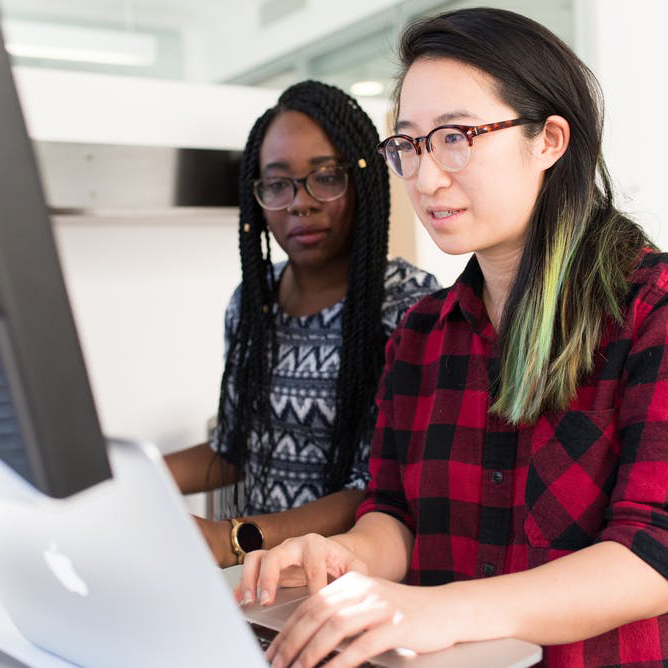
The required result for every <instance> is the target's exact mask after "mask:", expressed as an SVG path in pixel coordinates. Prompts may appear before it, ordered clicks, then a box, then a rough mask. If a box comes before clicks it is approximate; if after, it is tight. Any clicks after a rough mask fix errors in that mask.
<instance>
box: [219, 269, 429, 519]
mask: <svg viewBox="0 0 668 668" xmlns="http://www.w3.org/2000/svg"><path fill="white" fill-rule="evenodd" d="M284 266H285V263H280V264H277V265H275V267H274V271H275V272H276V276H277V277H278V276H280V273H281V271H282V270H283V268H284ZM438 288H439V285H438V282H437V280H436V278H434V276H432V275H431V274H428V273H427V272H425V271H422V270H421V269H418V268H417V267H414V266H413V265H411V264H410V263H408V262H406V261H405V260H403V259H401V258H396V259H393V260H389V261H388V264H387V270H386V272H385V300H384V302H383V310H382V319H383V327H384V329H385V333H386V335H388V336H389V334H390V332H391V331H392V330H393V329H394V328H395V327H396V326H397V325H398V324H399V321H400V320H401V318H402V317H403V315H404V314H405V313H406V311H407V310H408V308H409V307H411V306H412V305H413V304H414V303H415V302H416V301H418V300H419V299H420V298H422V297H423V296H425V295H427V294H429V293H430V292H433V291H434V290H437V289H438ZM344 301H345V300H342V301H340V302H337V303H336V304H333V305H332V306H329V307H327V308H325V309H323V310H322V311H320V312H318V313H315V314H313V315H307V316H291V315H288V314H287V313H284V312H283V311H282V310H281V309H280V307H279V306H278V305H275V307H274V313H275V317H276V343H277V346H278V363H277V366H276V367H275V368H274V370H273V374H272V387H271V396H270V400H271V408H272V419H273V428H274V438H275V443H276V449H275V451H274V454H273V457H272V461H271V466H270V469H269V471H268V476H267V490H268V493H267V496H266V499H265V501H266V502H265V503H264V504H263V503H262V494H261V492H260V490H257V489H253V488H250V490H248V489H247V490H246V494H245V496H246V507H245V508H244V509H243V514H244V515H252V514H259V513H270V512H277V511H281V510H287V509H288V508H295V507H297V506H300V505H302V504H304V503H307V502H309V501H313V500H315V499H317V498H320V497H321V496H322V495H323V482H324V478H325V471H324V467H325V466H326V464H327V450H328V448H329V447H330V442H331V436H332V428H333V425H334V417H335V412H336V379H337V375H338V370H339V359H340V358H339V356H340V352H341V316H342V313H343V305H344ZM240 306H241V290H240V288H239V287H237V289H236V290H235V292H234V294H233V295H232V298H231V300H230V303H229V305H228V307H227V310H226V313H225V344H226V346H225V349H226V350H229V341H230V332H234V331H236V328H237V327H238V324H239V312H240ZM228 410H229V413H228V416H229V420H230V423H232V421H233V419H234V415H233V412H232V406H231V405H230V406H228ZM375 416H376V408H375V405H374V406H373V408H372V411H371V414H370V415H369V427H368V429H367V434H366V436H365V437H364V438H363V439H362V441H361V442H360V444H359V447H358V448H357V451H356V455H355V460H354V462H353V465H352V467H351V471H350V475H349V477H348V480H347V481H346V483H345V485H344V487H345V488H352V489H364V487H365V485H366V483H367V481H368V479H369V474H368V471H367V462H368V458H369V447H370V442H371V435H372V432H373V426H374V423H375ZM251 439H252V440H251V443H250V447H249V454H248V461H247V464H246V467H247V475H246V480H249V478H252V475H253V474H257V472H258V467H259V466H260V458H259V452H260V447H259V445H260V444H259V443H258V438H257V436H256V435H255V434H253V436H252V437H251ZM214 442H215V439H214V440H213V441H212V447H213V443H214ZM221 445H222V452H223V454H224V455H227V457H228V458H229V459H230V460H231V461H233V462H234V461H235V459H236V458H235V456H234V453H233V452H230V444H229V440H228V439H227V438H226V436H225V435H223V438H222V444H221Z"/></svg>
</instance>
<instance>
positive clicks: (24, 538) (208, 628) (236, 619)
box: [0, 442, 266, 668]
mask: <svg viewBox="0 0 668 668" xmlns="http://www.w3.org/2000/svg"><path fill="white" fill-rule="evenodd" d="M108 453H109V458H110V461H111V466H112V471H113V478H111V479H110V480H107V481H104V482H102V483H99V484H98V485H96V486H95V487H92V488H90V489H87V490H85V491H83V492H80V493H78V494H76V495H74V496H72V497H69V498H66V499H53V498H49V497H47V496H45V495H43V494H41V493H39V492H36V491H33V492H31V493H30V492H26V493H14V494H11V495H5V494H3V495H2V496H0V536H2V537H3V539H2V549H0V601H2V604H3V606H4V607H5V609H6V611H7V613H8V614H9V616H10V618H11V619H12V621H13V622H14V624H15V625H16V626H17V628H18V629H19V630H20V631H21V633H22V634H23V635H24V636H25V637H26V638H28V639H29V640H31V641H32V642H34V643H35V644H37V645H39V646H40V647H42V648H44V649H46V650H48V651H50V652H53V653H54V654H57V655H59V656H61V657H63V658H66V659H67V660H69V661H72V662H74V663H77V664H80V665H82V666H95V667H96V668H98V667H99V668H106V667H108V668H112V667H113V668H118V667H119V666H142V667H151V666H155V667H158V666H160V667H161V668H164V667H165V666H198V667H200V666H204V667H206V666H216V667H217V668H219V667H220V666H221V665H243V666H244V668H247V667H248V668H255V667H258V668H259V667H266V661H265V660H264V658H263V656H262V652H261V651H260V648H259V646H258V644H257V641H256V639H255V637H254V636H253V635H252V633H251V632H250V629H249V627H248V625H247V624H246V623H245V621H244V619H243V617H242V615H241V612H240V610H239V608H238V606H237V603H236V602H235V601H234V598H233V597H232V594H231V592H230V590H229V588H228V587H227V586H226V585H225V584H224V582H223V581H222V579H221V576H220V569H219V568H218V567H217V565H216V564H215V562H214V561H213V558H212V557H211V554H210V552H209V550H208V547H207V545H206V543H205V541H204V539H203V538H202V536H201V534H200V532H199V530H198V529H197V527H196V525H195V523H194V522H193V520H192V518H191V517H190V516H189V515H188V513H187V512H186V510H185V506H184V504H183V499H182V497H181V495H180V493H179V492H178V490H177V488H176V486H175V485H174V483H173V481H172V479H171V477H170V476H169V473H168V472H167V470H166V469H165V467H164V464H163V462H162V457H161V456H160V454H159V453H158V451H157V449H155V448H154V447H153V446H148V445H144V444H142V445H138V444H132V443H120V442H114V443H111V444H110V446H109V449H108ZM3 476H4V480H3ZM9 478H14V483H16V480H15V478H16V476H15V474H14V472H13V471H11V469H9V467H7V466H5V465H4V464H2V462H0V489H5V490H6V489H8V485H6V484H5V483H6V481H7V480H9ZM18 487H20V485H18V486H17V485H15V489H16V490H18Z"/></svg>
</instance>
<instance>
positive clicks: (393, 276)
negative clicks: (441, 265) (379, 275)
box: [383, 257, 441, 334]
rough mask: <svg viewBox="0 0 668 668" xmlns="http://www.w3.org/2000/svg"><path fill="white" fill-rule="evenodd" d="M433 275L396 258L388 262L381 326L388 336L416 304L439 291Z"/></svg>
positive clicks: (438, 285)
mask: <svg viewBox="0 0 668 668" xmlns="http://www.w3.org/2000/svg"><path fill="white" fill-rule="evenodd" d="M440 287H441V286H440V284H439V282H438V280H437V279H436V277H435V276H434V275H433V274H430V273H429V272H427V271H424V270H423V269H420V268H419V267H416V266H415V265H413V264H411V263H410V262H407V261H406V260H404V259H403V258H400V257H397V258H393V259H391V260H389V261H388V263H387V269H386V270H385V299H384V300H383V325H384V327H385V330H386V332H387V333H388V334H389V332H390V331H392V330H393V329H394V328H395V327H396V326H397V325H398V324H399V322H401V320H402V319H403V317H404V316H405V314H406V312H407V311H408V310H409V309H410V308H411V307H413V306H414V305H415V304H416V303H418V302H420V301H421V300H423V299H425V298H427V297H428V296H429V295H432V294H433V293H434V292H435V291H437V290H440Z"/></svg>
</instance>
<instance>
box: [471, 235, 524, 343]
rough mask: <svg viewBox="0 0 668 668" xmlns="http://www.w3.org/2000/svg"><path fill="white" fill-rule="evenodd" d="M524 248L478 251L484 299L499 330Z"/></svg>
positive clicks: (490, 316)
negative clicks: (495, 251)
mask: <svg viewBox="0 0 668 668" xmlns="http://www.w3.org/2000/svg"><path fill="white" fill-rule="evenodd" d="M522 250H523V249H521V248H520V249H514V250H512V251H508V252H499V253H496V254H494V255H491V254H483V253H476V256H477V259H478V264H479V265H480V269H481V271H482V274H483V277H484V284H483V290H482V299H483V302H484V304H485V308H486V309H487V315H488V316H489V319H490V322H491V323H492V326H493V327H494V329H495V330H496V331H497V332H498V331H499V326H500V325H501V318H502V316H503V309H504V308H505V306H506V302H507V301H508V295H509V294H510V289H511V288H512V285H513V282H514V280H515V276H516V275H517V269H518V267H519V263H520V259H521V257H522Z"/></svg>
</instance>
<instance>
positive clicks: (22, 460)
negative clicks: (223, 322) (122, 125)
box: [0, 33, 111, 498]
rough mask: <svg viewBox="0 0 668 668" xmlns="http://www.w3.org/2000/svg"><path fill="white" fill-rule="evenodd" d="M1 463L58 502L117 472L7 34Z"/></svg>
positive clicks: (0, 163)
mask: <svg viewBox="0 0 668 668" xmlns="http://www.w3.org/2000/svg"><path fill="white" fill-rule="evenodd" d="M0 459H1V460H2V461H4V462H5V463H6V464H7V465H9V466H10V467H11V468H13V469H14V470H15V471H16V472H17V473H19V474H20V475H21V476H23V477H24V478H25V479H26V480H27V481H28V482H30V483H31V484H32V485H33V486H34V487H36V488H37V489H39V490H40V491H42V492H44V493H45V494H47V495H49V496H53V497H57V498H62V497H66V496H69V495H71V494H74V493H76V492H79V491H81V490H83V489H86V488H87V487H90V486H91V485H94V484H96V483H98V482H100V481H102V480H105V479H107V478H109V477H110V476H111V470H110V467H109V461H108V458H107V451H106V443H105V440H104V438H103V436H102V431H101V429H100V424H99V420H98V416H97V412H96V410H95V404H94V401H93V396H92V392H91V388H90V384H89V380H88V376H87V373H86V367H85V365H84V360H83V355H82V352H81V348H80V346H79V340H78V338H77V334H76V329H75V324H74V319H73V317H72V312H71V309H70V305H69V301H68V298H67V292H66V290H65V284H64V280H63V276H62V273H61V270H60V264H59V261H58V255H57V252H56V246H55V241H54V236H53V231H52V229H51V221H50V219H49V216H48V213H47V209H46V205H45V202H44V195H43V192H42V188H41V183H40V178H39V173H38V170H37V164H36V161H35V157H34V154H33V151H32V145H31V143H30V141H29V139H28V135H27V132H26V128H25V124H24V121H23V116H22V114H21V108H20V105H19V101H18V97H17V94H16V88H15V86H14V80H13V77H12V72H11V69H10V65H9V58H8V56H7V52H6V50H5V47H4V39H3V37H2V34H1V33H0ZM0 493H2V490H1V489H0Z"/></svg>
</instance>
